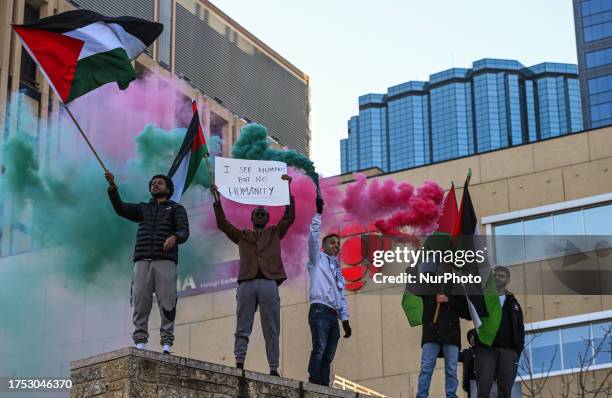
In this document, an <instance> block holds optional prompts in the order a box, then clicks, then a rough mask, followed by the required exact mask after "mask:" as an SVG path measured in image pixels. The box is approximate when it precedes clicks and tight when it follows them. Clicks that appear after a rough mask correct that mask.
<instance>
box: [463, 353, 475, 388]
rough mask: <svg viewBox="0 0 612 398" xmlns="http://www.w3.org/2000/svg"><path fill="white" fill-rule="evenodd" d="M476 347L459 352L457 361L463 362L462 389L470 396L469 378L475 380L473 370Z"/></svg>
mask: <svg viewBox="0 0 612 398" xmlns="http://www.w3.org/2000/svg"><path fill="white" fill-rule="evenodd" d="M475 352H476V349H475V348H474V347H470V348H466V349H465V350H463V351H461V352H460V353H459V362H461V363H463V381H462V387H463V391H465V392H467V393H468V396H470V380H476V373H475V372H474V354H475Z"/></svg>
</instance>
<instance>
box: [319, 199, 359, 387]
mask: <svg viewBox="0 0 612 398" xmlns="http://www.w3.org/2000/svg"><path fill="white" fill-rule="evenodd" d="M316 205H317V214H315V215H314V217H313V219H312V223H311V224H310V234H309V237H308V274H309V275H310V295H309V296H310V311H309V312H308V324H309V325H310V332H311V334H312V352H311V353H310V361H309V362H308V374H309V378H308V381H310V382H311V383H314V384H320V385H323V386H329V371H330V367H331V363H332V361H333V359H334V355H335V353H336V348H337V347H338V340H339V339H340V328H339V327H338V318H339V319H340V320H341V321H342V328H343V329H344V337H345V338H348V337H350V336H351V327H350V325H349V320H348V308H347V305H346V299H345V297H344V278H343V277H342V271H341V270H340V264H339V263H338V259H337V257H336V256H337V255H338V252H339V251H340V237H339V236H338V235H336V234H330V235H327V236H325V237H324V238H323V251H321V250H320V245H319V238H320V236H321V214H322V213H323V199H321V198H320V197H319V196H317V199H316Z"/></svg>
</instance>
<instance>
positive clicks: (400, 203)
mask: <svg viewBox="0 0 612 398" xmlns="http://www.w3.org/2000/svg"><path fill="white" fill-rule="evenodd" d="M443 200H444V190H443V189H442V188H441V187H440V185H438V184H437V183H435V182H433V181H426V182H424V183H423V185H421V186H420V187H419V188H418V189H416V192H415V189H414V187H413V186H412V185H411V184H409V183H407V182H401V183H397V182H395V181H394V180H393V179H392V178H387V179H385V180H382V181H380V180H379V179H376V180H371V181H370V182H368V180H367V179H366V177H365V175H363V174H360V173H359V174H355V182H353V183H352V184H350V185H348V186H347V187H346V193H345V196H344V199H343V200H342V203H341V205H342V207H343V208H344V210H345V211H346V213H347V215H348V216H349V217H350V218H351V219H353V220H354V221H355V222H357V223H360V224H364V225H369V224H371V223H374V225H375V226H376V228H377V229H378V230H379V231H380V232H381V233H383V234H388V235H394V236H401V235H406V234H408V235H414V234H428V233H431V232H433V231H434V230H435V229H436V227H437V220H438V218H439V216H440V211H441V209H442V202H443ZM406 228H409V230H406Z"/></svg>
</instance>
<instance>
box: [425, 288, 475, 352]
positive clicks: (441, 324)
mask: <svg viewBox="0 0 612 398" xmlns="http://www.w3.org/2000/svg"><path fill="white" fill-rule="evenodd" d="M421 297H422V298H423V336H422V338H421V346H423V344H425V343H440V344H452V345H456V346H457V347H461V329H460V325H459V317H461V318H465V319H471V317H470V311H469V309H468V306H467V301H466V300H465V298H464V297H463V296H448V301H447V302H446V303H442V304H440V313H439V314H438V321H437V322H436V323H433V319H434V314H435V312H436V296H433V295H426V296H421Z"/></svg>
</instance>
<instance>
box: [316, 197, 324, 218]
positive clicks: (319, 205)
mask: <svg viewBox="0 0 612 398" xmlns="http://www.w3.org/2000/svg"><path fill="white" fill-rule="evenodd" d="M323 204H324V203H323V198H322V197H320V196H317V213H319V214H323Z"/></svg>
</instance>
